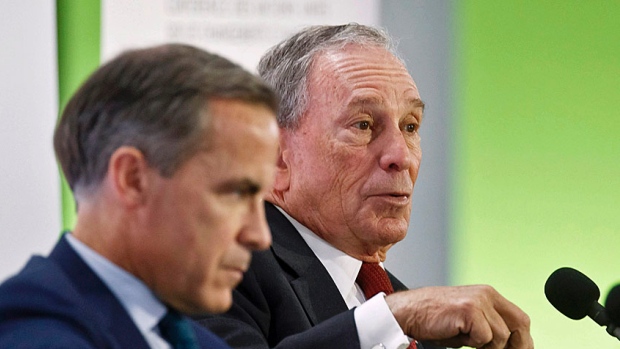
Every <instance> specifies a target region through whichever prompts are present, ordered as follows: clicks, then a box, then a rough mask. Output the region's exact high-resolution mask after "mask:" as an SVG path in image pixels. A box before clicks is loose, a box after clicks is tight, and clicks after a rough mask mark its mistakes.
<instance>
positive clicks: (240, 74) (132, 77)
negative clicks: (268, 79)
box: [54, 44, 278, 192]
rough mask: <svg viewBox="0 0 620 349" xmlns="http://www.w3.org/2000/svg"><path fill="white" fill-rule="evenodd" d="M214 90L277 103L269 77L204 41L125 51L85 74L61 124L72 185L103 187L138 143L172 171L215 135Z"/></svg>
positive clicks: (57, 142)
mask: <svg viewBox="0 0 620 349" xmlns="http://www.w3.org/2000/svg"><path fill="white" fill-rule="evenodd" d="M213 98H224V99H232V100H239V101H242V102H247V103H252V104H261V105H264V106H266V107H267V108H269V109H270V110H271V111H273V112H274V114H275V113H276V112H277V109H278V100H277V97H276V95H275V93H274V92H273V90H272V89H271V88H270V87H269V86H268V85H267V84H266V83H265V82H264V81H263V80H262V79H260V78H259V77H257V76H255V75H253V74H251V73H249V72H247V71H246V70H244V69H243V68H241V67H240V66H238V65H237V64H234V63H232V62H230V61H229V60H227V59H225V58H223V57H220V56H218V55H214V54H211V53H209V52H206V51H203V50H201V49H198V48H195V47H192V46H189V45H181V44H170V45H162V46H157V47H152V48H147V49H140V50H133V51H127V52H125V53H123V54H121V55H120V56H118V57H117V58H115V59H114V60H112V61H110V62H109V63H107V64H105V65H103V66H102V67H100V68H99V69H97V71H95V72H94V73H93V74H92V75H91V76H90V77H89V78H88V80H86V82H85V83H84V84H83V85H82V86H81V87H80V89H79V90H78V91H77V92H76V93H75V94H74V95H73V97H72V98H71V100H70V101H69V102H68V104H67V106H66V107H65V109H64V112H63V114H62V117H61V118H60V121H59V123H58V126H57V128H56V131H55V134H54V149H55V151H56V157H57V159H58V162H59V163H60V166H61V167H62V170H63V173H64V175H65V177H66V178H67V182H68V183H69V186H70V187H71V189H72V190H73V191H74V192H75V191H76V190H91V189H95V188H97V187H98V185H99V183H100V182H101V181H102V180H103V178H104V177H105V174H106V171H107V167H108V162H109V159H110V156H111V155H112V154H113V153H114V151H116V149H118V148H119V147H121V146H133V147H136V148H137V149H138V150H140V151H141V152H142V153H143V154H144V157H145V159H146V161H147V162H148V164H149V166H151V167H153V168H156V169H157V170H158V171H159V173H160V174H161V175H162V176H165V177H170V176H172V175H173V173H174V172H175V171H176V170H177V169H178V168H179V167H180V165H181V164H183V163H184V162H185V161H186V160H188V159H189V158H190V157H191V156H192V155H194V154H195V153H196V152H197V151H198V149H199V148H200V147H201V146H202V145H203V144H204V142H205V140H206V141H207V142H208V140H209V135H208V133H205V132H206V131H205V130H208V125H209V122H208V120H209V119H208V117H209V112H208V102H209V100H210V99H213Z"/></svg>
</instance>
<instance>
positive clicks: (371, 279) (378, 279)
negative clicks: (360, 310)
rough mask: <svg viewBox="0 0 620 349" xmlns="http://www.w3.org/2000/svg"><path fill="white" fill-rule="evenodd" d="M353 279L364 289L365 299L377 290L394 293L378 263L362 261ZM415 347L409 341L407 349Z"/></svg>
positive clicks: (387, 293) (414, 344)
mask: <svg viewBox="0 0 620 349" xmlns="http://www.w3.org/2000/svg"><path fill="white" fill-rule="evenodd" d="M355 281H356V282H357V284H358V285H359V286H360V288H361V289H362V291H364V296H365V297H366V299H370V298H372V297H374V296H375V295H376V294H377V293H379V292H384V293H385V294H386V295H389V294H392V293H394V288H393V287H392V282H391V281H390V278H389V277H388V275H387V273H386V272H385V270H384V269H383V268H382V267H381V266H380V265H379V263H368V262H362V268H361V269H360V272H359V274H357V279H356V280H355ZM416 348H417V346H416V342H415V341H411V343H410V344H409V347H407V349H416Z"/></svg>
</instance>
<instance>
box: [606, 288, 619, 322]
mask: <svg viewBox="0 0 620 349" xmlns="http://www.w3.org/2000/svg"><path fill="white" fill-rule="evenodd" d="M605 308H606V309H607V315H609V318H610V319H611V321H612V322H613V323H614V324H616V325H618V324H620V284H618V285H616V286H614V288H612V289H611V291H609V294H608V295H607V299H606V300H605Z"/></svg>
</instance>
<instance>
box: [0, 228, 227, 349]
mask: <svg viewBox="0 0 620 349" xmlns="http://www.w3.org/2000/svg"><path fill="white" fill-rule="evenodd" d="M192 323H193V322H192ZM193 326H194V332H195V333H196V337H197V339H198V341H199V343H200V345H201V347H203V348H207V347H208V348H220V349H225V348H229V347H228V346H227V345H226V344H225V343H224V342H223V341H222V340H221V339H219V338H217V337H216V336H215V335H214V334H212V333H210V332H209V331H207V330H205V329H204V328H201V327H200V326H198V325H197V324H195V323H193ZM0 348H136V349H141V348H144V349H148V348H149V346H148V344H147V342H146V340H145V339H144V337H143V336H142V334H141V333H140V332H139V330H138V328H137V327H136V325H135V324H134V322H133V321H132V320H131V318H130V316H129V314H128V313H127V312H126V311H125V309H124V308H123V306H122V305H121V303H120V302H119V300H118V299H117V298H116V297H115V296H114V295H113V294H112V292H111V291H110V290H109V289H108V287H107V286H106V285H105V284H104V283H103V281H102V280H101V279H100V278H99V277H98V276H97V275H96V274H95V273H94V272H93V271H92V269H90V267H88V265H87V264H86V263H85V262H84V261H83V260H82V259H81V258H80V257H79V255H78V254H77V253H76V252H75V251H74V250H73V248H71V246H70V245H69V243H68V242H67V240H66V238H64V237H63V238H62V239H61V240H60V241H59V242H58V244H57V245H56V246H55V248H54V249H53V251H52V252H51V254H50V255H49V257H46V258H45V257H40V256H35V257H32V258H31V259H30V261H29V262H28V263H27V264H26V266H25V267H24V268H23V269H22V271H21V272H19V273H18V274H17V275H15V276H13V277H12V278H10V279H8V280H7V281H6V282H4V283H3V284H2V285H0Z"/></svg>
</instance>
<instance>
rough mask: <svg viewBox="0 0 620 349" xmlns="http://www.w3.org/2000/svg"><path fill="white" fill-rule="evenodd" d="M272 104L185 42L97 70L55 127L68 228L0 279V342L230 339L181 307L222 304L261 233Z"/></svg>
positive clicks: (82, 344)
mask: <svg viewBox="0 0 620 349" xmlns="http://www.w3.org/2000/svg"><path fill="white" fill-rule="evenodd" d="M276 112H277V100H276V98H275V95H274V94H273V92H272V90H271V89H270V88H269V87H268V86H267V85H265V84H264V83H263V82H262V81H261V80H260V79H259V78H258V77H255V76H253V75H252V74H250V73H248V72H246V71H244V70H243V69H242V68H240V67H239V66H237V65H235V64H233V63H231V62H229V61H228V60H226V59H224V58H222V57H219V56H216V55H213V54H210V53H208V52H205V51H202V50H199V49H197V48H193V47H190V46H184V45H165V46H159V47H154V48H149V49H143V50H136V51H129V52H126V53H124V54H122V55H120V56H119V57H118V58H116V59H114V60H112V61H111V62H109V63H108V64H106V65H104V66H102V67H101V68H99V69H98V70H97V71H96V72H95V73H94V74H93V75H92V76H91V77H90V78H89V79H88V80H87V81H86V82H85V83H84V85H83V86H82V87H81V88H80V89H79V91H78V92H77V93H76V94H75V95H74V96H73V98H72V99H71V101H70V102H69V103H68V105H67V107H66V108H65V111H64V113H63V115H62V118H61V120H60V122H59V124H58V127H57V129H56V133H55V135H54V147H55V150H56V156H57V158H58V161H59V163H60V165H61V166H62V169H63V172H64V174H65V176H66V178H67V181H68V183H69V185H70V186H71V189H72V190H73V192H74V194H75V198H76V200H77V204H78V212H77V224H76V227H75V229H74V230H73V231H72V232H68V233H66V234H64V236H63V237H62V238H61V239H60V241H59V243H58V244H57V245H56V246H55V247H54V249H53V251H52V252H51V253H50V255H49V256H48V257H40V256H36V257H33V258H32V259H31V260H30V261H29V262H28V264H27V265H26V266H25V267H24V269H23V270H22V271H21V272H20V273H19V274H17V275H16V276H14V277H12V278H10V279H8V280H7V281H5V282H4V283H3V284H2V285H1V286H0V347H1V348H132V349H135V348H198V347H202V348H228V346H227V345H226V344H225V343H224V342H223V341H222V340H220V339H219V338H217V337H216V336H214V335H213V334H212V333H210V332H209V331H207V330H206V329H204V328H203V327H201V326H198V325H197V324H195V323H194V322H192V321H190V320H189V319H187V318H186V317H185V316H183V315H180V313H186V314H192V315H196V314H203V313H207V312H209V313H218V312H223V311H226V310H227V309H228V308H229V307H230V305H231V302H232V294H231V292H232V289H233V288H234V287H235V286H236V285H237V284H238V283H239V282H240V281H241V279H242V276H243V273H244V272H245V271H246V269H247V268H248V266H249V264H250V258H251V252H252V250H257V249H265V248H267V247H268V246H269V244H270V242H271V236H270V234H269V230H268V227H267V223H266V221H265V214H264V206H263V201H262V198H263V196H264V194H265V192H266V190H267V189H268V188H270V186H271V184H272V182H273V176H274V171H275V161H276V157H277V142H278V127H277V123H276V120H275V113H276Z"/></svg>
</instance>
